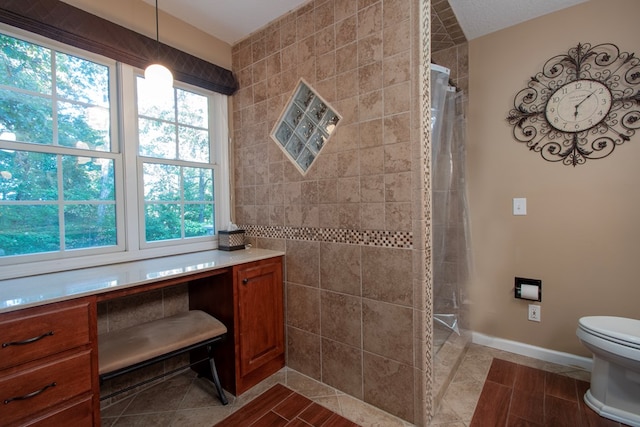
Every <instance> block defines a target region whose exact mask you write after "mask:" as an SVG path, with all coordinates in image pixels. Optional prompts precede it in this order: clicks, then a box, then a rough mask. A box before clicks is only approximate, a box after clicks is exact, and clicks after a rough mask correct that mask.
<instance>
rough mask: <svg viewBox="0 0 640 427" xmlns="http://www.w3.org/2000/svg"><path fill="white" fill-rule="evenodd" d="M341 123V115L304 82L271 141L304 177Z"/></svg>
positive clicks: (297, 89)
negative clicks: (274, 142)
mask: <svg viewBox="0 0 640 427" xmlns="http://www.w3.org/2000/svg"><path fill="white" fill-rule="evenodd" d="M340 119H341V117H340V115H339V114H338V113H337V112H335V110H333V109H332V108H331V106H329V104H328V103H327V102H326V101H325V100H324V99H322V98H321V97H320V95H318V94H317V93H315V92H314V90H313V89H312V88H311V87H310V86H309V85H308V84H307V83H306V82H305V81H304V80H301V81H300V83H299V84H298V87H297V88H296V91H295V92H294V94H293V97H292V98H291V100H290V101H289V103H288V105H287V106H286V108H285V110H284V112H283V114H282V116H281V117H280V119H279V120H278V121H277V122H276V125H275V127H274V129H273V132H272V133H271V137H272V138H273V139H274V141H276V143H277V144H278V146H280V148H281V149H282V150H283V151H284V152H285V154H286V155H287V157H289V159H290V160H291V161H292V162H293V164H294V165H295V166H296V167H297V168H298V170H300V172H301V173H302V174H303V175H304V174H306V173H307V170H309V168H310V167H311V165H312V164H313V162H314V160H315V159H316V158H317V157H318V155H319V154H320V151H321V150H322V148H323V147H324V146H325V144H326V143H327V141H328V140H329V138H330V137H331V134H332V133H333V131H334V130H335V128H336V126H337V125H338V122H339V121H340Z"/></svg>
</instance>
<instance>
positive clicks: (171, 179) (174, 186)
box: [142, 163, 180, 201]
mask: <svg viewBox="0 0 640 427" xmlns="http://www.w3.org/2000/svg"><path fill="white" fill-rule="evenodd" d="M142 179H143V181H144V200H145V201H154V200H162V201H170V200H180V167H179V166H172V165H161V164H154V163H145V164H144V165H143V177H142Z"/></svg>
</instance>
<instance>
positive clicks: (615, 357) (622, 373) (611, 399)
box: [576, 316, 640, 427]
mask: <svg viewBox="0 0 640 427" xmlns="http://www.w3.org/2000/svg"><path fill="white" fill-rule="evenodd" d="M576 335H577V336H578V338H579V339H580V341H581V342H582V344H584V346H585V347H587V348H588V349H589V350H590V351H591V352H592V353H593V369H592V371H591V386H590V388H589V390H588V391H587V392H586V393H585V395H584V401H585V403H586V404H587V405H588V406H589V407H590V408H591V409H593V410H594V411H595V412H596V413H598V414H600V415H601V416H603V417H605V418H609V419H612V420H615V421H618V422H621V423H624V424H628V425H630V426H635V427H640V320H636V319H627V318H624V317H612V316H587V317H582V318H581V319H580V320H579V321H578V329H577V331H576Z"/></svg>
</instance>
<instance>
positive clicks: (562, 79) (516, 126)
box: [507, 43, 640, 166]
mask: <svg viewBox="0 0 640 427" xmlns="http://www.w3.org/2000/svg"><path fill="white" fill-rule="evenodd" d="M513 105H514V108H513V109H512V110H511V111H509V116H508V117H507V121H508V122H509V124H510V125H512V126H513V136H514V137H515V139H516V140H517V141H519V142H523V143H525V144H526V145H527V147H529V149H530V150H532V151H534V152H538V153H540V155H541V156H542V158H543V159H545V160H547V161H550V162H562V163H563V164H565V165H572V166H576V165H580V164H584V163H585V162H586V161H587V159H590V160H593V159H602V158H604V157H607V156H608V155H610V154H611V153H612V152H613V150H614V149H615V148H616V146H618V145H621V144H623V143H624V142H626V141H629V140H630V139H631V137H632V136H633V135H634V134H635V133H636V130H638V129H640V59H639V58H638V57H636V56H635V55H634V54H633V53H627V52H620V50H619V49H618V47H617V46H616V45H614V44H611V43H604V44H599V45H596V46H591V45H590V44H588V43H585V44H580V43H578V46H577V47H575V48H571V49H569V51H568V52H567V53H566V54H561V55H557V56H554V57H553V58H551V59H549V60H548V61H547V62H546V63H545V64H544V67H543V68H542V71H541V72H539V73H537V74H536V75H535V76H533V77H531V80H530V81H529V83H528V84H527V87H526V88H524V89H522V90H521V91H519V92H518V93H517V94H516V96H515V98H514V101H513Z"/></svg>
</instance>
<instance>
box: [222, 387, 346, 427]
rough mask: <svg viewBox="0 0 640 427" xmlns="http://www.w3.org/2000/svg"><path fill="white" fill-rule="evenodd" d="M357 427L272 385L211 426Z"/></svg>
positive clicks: (315, 404)
mask: <svg viewBox="0 0 640 427" xmlns="http://www.w3.org/2000/svg"><path fill="white" fill-rule="evenodd" d="M237 426H245V427H267V426H269V427H278V426H286V427H302V426H306V427H310V426H313V427H329V426H331V427H358V424H356V423H354V422H352V421H349V420H347V419H346V418H344V417H343V416H341V415H338V414H336V413H335V412H332V411H330V410H329V409H327V408H325V407H324V406H321V405H318V404H317V403H315V402H313V401H312V400H310V399H308V398H306V397H304V396H302V395H301V394H298V393H296V392H294V391H293V390H290V389H288V388H287V387H285V386H283V385H282V384H276V385H274V386H273V387H271V388H270V389H269V390H267V391H265V392H264V393H262V394H261V395H260V396H258V397H256V398H255V399H254V400H252V401H251V402H249V403H247V404H246V405H245V406H243V407H242V408H240V409H239V410H238V411H237V412H234V413H233V414H232V415H230V416H229V417H227V418H225V419H224V420H222V421H220V422H219V423H218V424H216V425H215V427H237Z"/></svg>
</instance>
